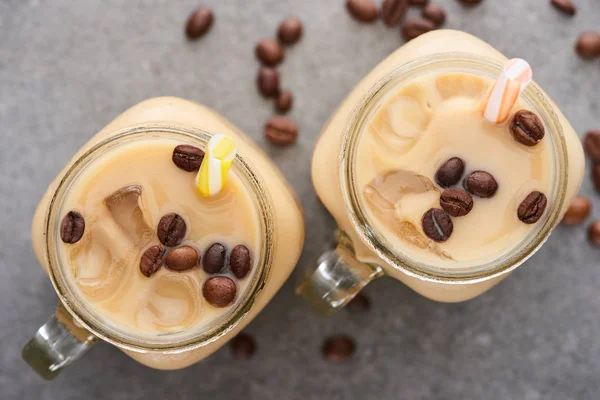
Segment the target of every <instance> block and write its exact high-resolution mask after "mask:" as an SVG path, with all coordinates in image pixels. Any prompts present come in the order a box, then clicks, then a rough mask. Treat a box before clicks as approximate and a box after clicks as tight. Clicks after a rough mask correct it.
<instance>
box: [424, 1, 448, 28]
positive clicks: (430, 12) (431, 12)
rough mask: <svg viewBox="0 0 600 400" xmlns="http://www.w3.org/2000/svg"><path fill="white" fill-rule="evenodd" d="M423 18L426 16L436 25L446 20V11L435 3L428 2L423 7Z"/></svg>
mask: <svg viewBox="0 0 600 400" xmlns="http://www.w3.org/2000/svg"><path fill="white" fill-rule="evenodd" d="M422 15H423V18H427V19H428V20H430V21H431V22H433V23H434V24H436V25H437V26H440V25H443V24H444V22H446V11H444V9H443V8H442V7H440V6H438V5H437V4H428V5H427V6H426V7H425V8H423V13H422Z"/></svg>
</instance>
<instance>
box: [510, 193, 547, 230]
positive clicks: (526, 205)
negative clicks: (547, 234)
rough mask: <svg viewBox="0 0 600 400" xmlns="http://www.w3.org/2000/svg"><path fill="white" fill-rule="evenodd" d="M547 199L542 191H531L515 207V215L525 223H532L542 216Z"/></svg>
mask: <svg viewBox="0 0 600 400" xmlns="http://www.w3.org/2000/svg"><path fill="white" fill-rule="evenodd" d="M547 204H548V200H547V199H546V195H545V194H544V193H542V192H538V191H537V190H536V191H533V192H531V193H529V194H528V195H527V197H525V199H524V200H523V201H522V202H521V204H520V205H519V208H518V209H517V216H518V217H519V219H520V220H521V221H522V222H524V223H526V224H534V223H536V222H537V221H539V219H540V218H541V217H542V215H543V214H544V211H545V210H546V205H547Z"/></svg>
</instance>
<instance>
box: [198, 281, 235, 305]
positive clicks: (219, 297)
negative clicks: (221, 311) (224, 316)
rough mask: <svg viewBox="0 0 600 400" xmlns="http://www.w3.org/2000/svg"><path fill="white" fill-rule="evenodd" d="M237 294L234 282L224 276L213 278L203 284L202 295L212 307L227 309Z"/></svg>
mask: <svg viewBox="0 0 600 400" xmlns="http://www.w3.org/2000/svg"><path fill="white" fill-rule="evenodd" d="M236 294H237V286H236V285H235V282H234V281H233V280H231V278H228V277H226V276H214V277H212V278H209V279H207V280H206V282H204V285H203V286H202V295H203V296H204V298H205V299H206V301H208V302H209V304H211V305H212V306H214V307H219V308H222V307H227V306H228V305H230V304H232V303H233V301H234V300H235V296H236Z"/></svg>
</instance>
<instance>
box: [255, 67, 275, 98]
mask: <svg viewBox="0 0 600 400" xmlns="http://www.w3.org/2000/svg"><path fill="white" fill-rule="evenodd" d="M256 84H257V85H258V90H259V91H260V93H261V94H262V95H263V96H264V97H273V96H277V94H278V93H279V72H277V70H276V69H274V68H269V67H262V68H261V69H260V70H259V71H258V78H257V79H256Z"/></svg>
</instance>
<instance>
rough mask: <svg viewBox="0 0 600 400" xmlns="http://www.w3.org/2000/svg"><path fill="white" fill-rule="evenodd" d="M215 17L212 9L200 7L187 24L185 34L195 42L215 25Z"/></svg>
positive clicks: (191, 15)
mask: <svg viewBox="0 0 600 400" xmlns="http://www.w3.org/2000/svg"><path fill="white" fill-rule="evenodd" d="M213 20H214V16H213V12H212V10H211V9H210V8H207V7H200V8H198V9H196V10H194V11H193V12H192V13H191V14H190V16H189V17H188V20H187V23H186V24H185V34H186V35H187V37H188V39H190V40H194V39H198V38H199V37H201V36H203V35H204V34H205V33H206V32H208V30H209V29H210V27H211V26H212V24H213Z"/></svg>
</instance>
